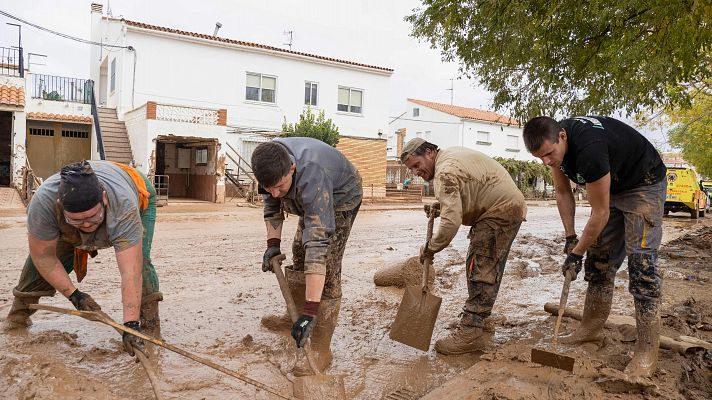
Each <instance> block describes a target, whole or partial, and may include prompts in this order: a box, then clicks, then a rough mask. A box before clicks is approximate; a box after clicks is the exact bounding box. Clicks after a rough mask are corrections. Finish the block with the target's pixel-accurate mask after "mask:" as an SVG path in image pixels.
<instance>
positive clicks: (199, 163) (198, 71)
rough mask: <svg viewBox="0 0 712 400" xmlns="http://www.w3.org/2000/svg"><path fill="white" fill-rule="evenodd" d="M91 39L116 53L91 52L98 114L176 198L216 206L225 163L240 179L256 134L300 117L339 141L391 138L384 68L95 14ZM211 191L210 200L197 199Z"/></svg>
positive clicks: (137, 161)
mask: <svg viewBox="0 0 712 400" xmlns="http://www.w3.org/2000/svg"><path fill="white" fill-rule="evenodd" d="M91 39H92V40H93V41H95V42H101V43H104V44H110V45H112V46H115V47H112V48H107V49H103V48H101V47H98V46H94V48H93V49H92V54H91V58H90V75H91V79H92V80H93V81H95V82H96V96H97V102H98V103H99V106H100V107H105V108H107V109H115V110H116V116H117V118H118V120H119V121H125V123H126V130H127V133H128V137H129V141H130V147H131V151H132V158H133V161H134V163H135V165H136V167H137V168H139V169H140V170H142V171H144V172H146V173H149V174H156V175H167V176H169V177H170V182H171V183H170V184H171V187H172V188H173V189H172V190H173V193H172V194H173V195H177V196H186V197H196V198H203V199H206V200H210V199H213V201H221V199H222V198H223V197H224V176H223V170H222V169H223V165H224V163H225V162H227V164H228V166H229V168H232V169H239V168H238V165H236V164H241V163H242V161H240V159H239V158H240V157H239V156H242V157H243V158H244V159H246V160H249V158H250V156H251V149H252V148H254V146H255V145H256V144H257V143H258V142H260V141H264V140H266V139H265V138H264V136H262V135H260V133H261V132H275V131H280V130H281V127H282V123H283V122H284V121H285V120H286V121H287V122H296V121H297V120H298V119H299V115H300V114H301V113H302V111H303V110H304V109H305V108H306V107H311V108H312V109H314V111H315V112H319V111H321V110H323V111H324V112H325V114H326V117H327V118H331V119H332V120H333V122H334V123H335V124H336V126H338V127H339V132H340V133H341V134H342V135H351V136H360V137H371V138H379V137H381V135H383V133H384V132H386V131H387V129H388V102H389V98H390V97H389V96H390V92H389V89H390V76H391V74H392V73H393V70H391V69H388V68H384V67H378V66H373V65H367V64H362V63H358V62H354V61H347V60H339V59H333V58H329V57H324V56H319V55H314V54H307V53H301V52H297V51H290V50H286V49H281V48H276V47H271V46H265V45H261V44H256V43H248V42H243V41H239V40H233V39H226V38H222V37H219V36H213V35H207V34H200V33H194V32H185V31H182V30H179V29H173V28H166V27H160V26H155V25H149V24H145V23H142V22H135V21H129V20H125V19H116V18H112V17H107V16H103V15H102V6H101V5H98V4H92V13H91ZM228 145H229V146H228ZM179 149H183V150H179ZM179 153H182V154H183V155H180V154H179ZM226 156H228V157H226ZM181 157H182V158H181ZM186 157H190V159H189V160H187V159H186ZM179 158H180V160H179ZM233 160H235V161H236V162H233ZM179 161H180V163H181V165H180V166H179V165H178V164H179ZM242 167H245V165H242ZM215 177H217V178H215ZM209 181H214V182H212V183H211V182H209ZM179 182H180V183H179ZM210 185H212V186H214V187H215V195H214V196H213V195H208V196H203V195H198V194H197V192H196V190H199V191H201V192H202V191H204V190H206V189H205V187H207V186H210ZM179 186H180V187H179ZM182 186H192V189H190V188H189V187H182ZM208 190H210V189H208Z"/></svg>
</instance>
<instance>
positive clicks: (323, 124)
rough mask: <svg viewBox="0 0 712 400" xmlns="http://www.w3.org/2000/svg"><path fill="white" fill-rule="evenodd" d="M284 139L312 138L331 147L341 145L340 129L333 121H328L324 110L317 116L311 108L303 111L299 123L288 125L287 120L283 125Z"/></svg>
mask: <svg viewBox="0 0 712 400" xmlns="http://www.w3.org/2000/svg"><path fill="white" fill-rule="evenodd" d="M282 136H283V137H294V136H300V137H310V138H314V139H318V140H321V141H322V142H324V143H326V144H328V145H329V146H336V144H337V143H339V128H338V127H337V126H336V125H334V123H333V122H332V121H331V119H326V117H325V116H324V110H321V111H320V112H319V116H315V115H314V113H313V112H312V110H311V108H310V107H307V108H306V110H304V111H302V114H301V115H300V116H299V122H296V123H294V124H288V123H287V121H286V119H285V121H284V123H282Z"/></svg>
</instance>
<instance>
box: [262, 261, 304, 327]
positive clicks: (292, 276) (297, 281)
mask: <svg viewBox="0 0 712 400" xmlns="http://www.w3.org/2000/svg"><path fill="white" fill-rule="evenodd" d="M284 274H285V277H286V279H287V285H288V286H289V292H290V293H291V294H292V299H294V304H295V305H296V306H297V312H299V311H301V310H302V309H303V308H304V290H305V283H304V272H301V271H294V270H293V269H291V268H289V267H287V268H285V269H284ZM281 297H282V296H281V295H280V296H279V298H280V299H281ZM285 307H286V306H285ZM260 323H261V324H262V326H264V327H265V328H267V329H269V330H271V331H288V330H290V329H292V318H290V317H289V314H288V313H287V312H286V309H285V312H284V314H269V315H265V316H264V317H262V319H261V320H260Z"/></svg>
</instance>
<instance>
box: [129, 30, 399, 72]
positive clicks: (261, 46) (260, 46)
mask: <svg viewBox="0 0 712 400" xmlns="http://www.w3.org/2000/svg"><path fill="white" fill-rule="evenodd" d="M121 21H123V22H124V23H125V24H126V25H128V26H133V27H137V28H143V29H150V30H154V31H160V32H168V33H175V34H178V35H183V36H191V37H196V38H200V39H207V40H214V41H216V42H222V43H229V44H235V45H239V46H247V47H255V48H258V49H265V50H270V51H276V52H279V53H286V54H295V55H299V56H304V57H310V58H316V59H319V60H324V61H330V62H335V63H340V64H347V65H354V66H357V67H364V68H370V69H375V70H378V71H384V72H393V69H391V68H386V67H379V66H376V65H368V64H362V63H357V62H354V61H348V60H340V59H338V58H331V57H324V56H319V55H316V54H310V53H302V52H300V51H292V50H285V49H280V48H279V47H273V46H267V45H264V44H259V43H252V42H243V41H242V40H234V39H227V38H222V37H219V36H211V35H206V34H203V33H196V32H188V31H182V30H179V29H173V28H166V27H163V26H157V25H149V24H145V23H143V22H136V21H130V20H127V19H123V18H122V19H121Z"/></svg>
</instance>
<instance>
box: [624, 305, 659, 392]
mask: <svg viewBox="0 0 712 400" xmlns="http://www.w3.org/2000/svg"><path fill="white" fill-rule="evenodd" d="M635 325H636V329H637V331H638V338H637V340H636V342H635V351H634V353H633V359H632V360H630V362H629V363H628V365H627V366H626V367H625V370H624V371H623V372H624V373H625V374H626V375H628V377H629V378H632V379H635V378H639V377H645V378H647V377H650V376H651V375H653V373H655V367H657V365H658V346H659V345H660V303H659V302H658V301H651V300H637V299H636V300H635Z"/></svg>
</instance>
